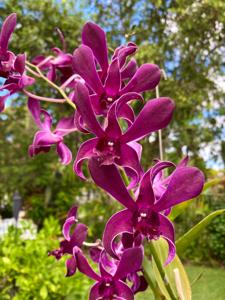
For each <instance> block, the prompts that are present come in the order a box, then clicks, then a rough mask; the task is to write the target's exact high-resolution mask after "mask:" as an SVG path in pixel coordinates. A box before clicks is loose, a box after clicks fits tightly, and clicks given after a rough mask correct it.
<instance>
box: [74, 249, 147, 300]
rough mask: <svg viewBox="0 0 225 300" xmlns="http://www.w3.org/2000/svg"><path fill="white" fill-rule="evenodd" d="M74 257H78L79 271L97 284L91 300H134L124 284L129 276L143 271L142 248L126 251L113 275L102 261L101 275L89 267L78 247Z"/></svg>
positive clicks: (91, 294) (93, 289)
mask: <svg viewBox="0 0 225 300" xmlns="http://www.w3.org/2000/svg"><path fill="white" fill-rule="evenodd" d="M74 256H75V257H76V261H77V268H78V269H79V271H80V272H82V273H84V274H85V275H86V276H88V277H90V278H91V279H93V280H95V281H96V282H97V283H96V284H94V286H93V287H92V288H91V291H90V295H89V299H90V300H97V299H99V300H100V299H101V300H108V299H110V300H111V299H120V300H132V299H134V294H133V292H132V290H131V289H130V288H129V287H128V285H126V284H125V283H124V279H126V277H127V276H128V275H129V274H131V273H134V272H136V271H138V270H140V269H141V264H142V260H143V250H142V248H141V247H134V248H129V249H126V250H124V252H123V254H122V256H121V258H120V260H119V263H118V266H117V268H116V270H115V272H114V273H112V274H111V273H109V272H108V271H107V270H106V269H105V268H104V266H103V264H102V263H101V259H100V263H99V270H100V274H101V275H98V274H97V273H96V272H95V271H94V270H93V269H92V267H91V266H90V265H89V263H88V261H87V259H86V258H85V256H84V255H83V253H82V251H81V250H80V249H79V248H77V247H74Z"/></svg>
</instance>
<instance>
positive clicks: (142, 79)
mask: <svg viewBox="0 0 225 300" xmlns="http://www.w3.org/2000/svg"><path fill="white" fill-rule="evenodd" d="M160 76H161V72H160V69H159V67H158V66H156V65H153V64H143V65H141V66H140V68H139V69H137V71H136V73H135V74H134V76H133V77H132V78H131V80H130V81H129V82H128V84H127V85H126V86H125V87H124V88H123V89H122V90H121V91H120V94H124V93H127V92H136V93H142V92H145V91H148V90H152V89H154V88H155V87H156V86H157V85H158V83H159V81H160Z"/></svg>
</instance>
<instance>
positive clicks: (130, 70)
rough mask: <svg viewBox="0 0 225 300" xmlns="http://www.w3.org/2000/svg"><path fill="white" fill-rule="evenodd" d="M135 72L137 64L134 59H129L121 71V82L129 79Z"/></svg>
mask: <svg viewBox="0 0 225 300" xmlns="http://www.w3.org/2000/svg"><path fill="white" fill-rule="evenodd" d="M136 71H137V62H136V60H135V59H131V60H130V61H129V62H128V63H127V65H126V66H125V67H124V68H123V69H122V71H121V78H122V80H125V79H130V78H132V77H133V76H134V74H135V73H136Z"/></svg>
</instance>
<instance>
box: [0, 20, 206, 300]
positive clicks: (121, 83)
mask: <svg viewBox="0 0 225 300" xmlns="http://www.w3.org/2000/svg"><path fill="white" fill-rule="evenodd" d="M15 25H16V15H15V14H12V15H10V16H9V17H8V18H7V19H6V20H5V22H4V24H3V26H2V30H1V35H0V72H1V76H2V77H4V78H6V81H5V83H4V85H3V86H2V87H1V88H0V89H1V90H3V89H6V90H7V91H8V93H7V95H10V94H12V93H15V92H18V91H23V92H24V93H25V94H27V95H29V99H28V109H29V111H30V112H31V114H32V117H33V119H34V121H35V123H36V125H37V126H38V128H39V130H38V132H37V133H36V134H35V136H34V139H33V143H32V145H31V146H30V147H29V154H30V156H35V155H37V154H38V153H40V152H48V151H50V149H51V148H52V147H53V146H54V145H55V146H56V150H57V153H58V155H59V157H60V159H61V162H62V164H69V163H70V162H71V161H72V153H71V150H70V149H69V148H68V147H67V146H66V144H65V143H64V137H65V136H66V135H69V134H70V133H71V132H74V131H79V132H82V133H84V134H86V135H87V136H88V137H91V138H88V139H87V140H86V141H85V142H84V143H83V144H81V145H80V147H79V150H78V152H77V154H76V157H75V159H74V172H75V173H76V174H77V175H78V176H79V177H80V178H82V179H84V180H85V176H84V174H83V171H82V165H83V162H84V161H87V165H88V169H89V173H90V176H91V178H92V180H93V181H94V182H95V183H96V185H98V186H99V187H100V188H102V189H103V190H104V191H106V192H107V193H108V194H109V195H111V196H112V197H113V198H114V199H115V200H116V201H118V202H120V203H121V204H122V205H123V206H124V209H123V210H121V211H119V212H117V213H116V214H114V215H113V216H112V217H111V218H110V219H109V220H108V222H107V224H106V226H105V230H104V233H103V238H102V241H99V242H97V243H96V244H93V245H92V244H91V249H90V258H91V259H92V261H93V263H96V264H97V265H98V267H99V273H96V272H95V270H94V269H93V268H92V267H91V265H90V264H89V262H88V260H87V258H86V257H85V255H86V251H84V249H83V248H84V247H85V246H87V245H88V243H87V242H86V241H85V240H86V237H87V231H88V229H87V227H86V225H84V224H80V223H78V219H77V207H72V208H71V210H70V211H69V213H68V216H67V219H66V221H65V223H64V226H63V235H64V240H63V241H61V243H60V248H59V249H57V250H54V251H51V252H50V253H49V254H50V255H53V256H55V257H56V259H60V258H61V257H62V256H63V255H69V258H68V259H67V261H66V267H67V276H72V275H74V274H75V273H76V270H77V269H78V270H79V271H80V272H82V273H84V274H85V275H86V276H88V277H89V278H91V279H93V280H94V281H95V282H96V283H95V284H94V285H93V287H92V288H91V291H90V299H91V300H97V299H98V300H100V299H103V300H107V299H120V300H122V299H134V294H135V293H137V292H139V291H143V290H145V289H146V288H147V282H146V281H145V278H144V276H143V274H142V261H143V256H144V242H145V241H151V240H157V239H159V238H160V237H162V238H164V239H165V240H166V241H167V242H168V258H167V260H166V262H165V264H168V263H170V262H171V261H172V260H173V258H174V257H175V254H176V248H175V240H174V227H173V224H172V223H171V221H170V220H169V218H168V215H169V214H170V211H171V208H172V207H173V206H174V205H177V204H179V203H181V202H184V201H187V200H190V199H192V198H194V197H196V196H198V195H199V194H200V193H201V190H202V188H203V183H204V176H203V174H202V172H201V171H200V170H198V169H197V168H195V167H190V166H188V158H187V157H185V158H184V159H183V160H181V162H180V163H179V164H178V165H175V164H173V163H172V162H169V161H160V160H156V161H155V163H154V165H153V166H152V167H150V168H149V169H148V170H147V171H145V170H143V168H142V166H141V152H142V146H141V144H140V143H139V141H140V140H141V139H143V138H144V137H146V136H148V135H149V134H151V133H152V132H155V131H158V130H160V129H163V128H165V127H166V126H167V125H168V124H169V123H170V121H171V119H172V115H173V111H174V107H175V105H174V102H173V100H171V99H170V98H168V97H160V98H156V99H151V100H148V101H146V103H145V104H143V108H142V110H141V111H140V112H139V113H138V114H137V115H135V112H134V110H133V107H132V101H134V100H136V101H141V102H143V101H144V99H143V92H145V91H149V90H153V89H155V88H156V86H157V85H158V84H159V81H160V75H161V71H160V69H159V67H158V66H156V65H154V64H148V63H147V64H143V65H141V66H138V65H137V62H136V61H135V59H134V58H131V56H133V55H134V54H135V52H136V51H137V46H136V45H135V44H134V43H131V42H130V43H128V44H127V45H122V46H120V47H118V48H117V49H116V50H115V51H114V53H113V54H112V55H111V57H110V59H109V55H108V47H107V42H106V35H105V32H104V31H103V30H102V28H100V27H99V26H98V25H96V24H94V23H91V22H88V23H86V24H85V26H84V27H83V30H82V45H81V46H79V47H78V48H77V49H75V51H74V53H73V54H70V53H67V52H66V45H65V40H64V37H63V35H62V33H61V32H60V31H59V35H60V37H61V40H62V45H63V50H61V49H58V48H54V49H53V53H54V55H53V56H49V57H44V56H42V55H39V56H37V57H35V58H34V59H33V61H32V62H33V64H31V63H29V62H27V61H26V57H25V55H17V56H16V55H15V54H13V53H12V52H10V51H8V42H9V38H10V36H11V33H12V32H13V30H14V28H15ZM26 65H28V68H27V70H28V71H29V70H31V69H30V68H31V67H32V66H33V67H34V71H33V72H31V73H32V74H33V75H35V74H36V75H37V76H38V75H41V77H42V78H44V79H45V80H46V81H47V82H49V83H50V85H52V86H53V87H55V86H57V87H58V90H59V91H60V92H61V94H62V95H63V96H64V99H63V100H62V99H53V98H46V97H40V96H37V95H34V94H31V93H30V92H28V91H27V90H26V89H25V87H26V86H28V85H31V84H34V83H35V80H34V79H33V78H31V77H28V76H27V75H26V73H25V66H26ZM37 71H38V72H37ZM58 84H60V87H59V86H58ZM65 89H66V91H67V92H68V96H66V94H65ZM7 95H6V96H4V97H1V100H0V101H1V102H0V108H1V110H3V108H4V103H5V100H6V97H7ZM41 100H46V101H49V102H52V101H53V102H66V101H67V102H68V103H69V104H72V106H73V107H76V110H75V111H74V112H73V114H72V115H71V116H69V117H66V118H63V119H61V120H59V121H58V123H57V125H56V127H55V129H52V117H51V115H50V113H49V112H48V111H46V110H43V109H41V107H40V101H41ZM168 168H172V172H170V175H169V176H166V174H168V173H167V172H165V171H166V169H168ZM122 173H123V176H126V177H127V178H129V184H125V182H124V180H123V176H122Z"/></svg>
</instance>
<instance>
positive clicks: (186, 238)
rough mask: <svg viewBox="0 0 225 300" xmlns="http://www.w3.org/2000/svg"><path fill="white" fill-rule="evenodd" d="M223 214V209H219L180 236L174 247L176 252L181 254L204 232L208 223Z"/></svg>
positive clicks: (224, 210)
mask: <svg viewBox="0 0 225 300" xmlns="http://www.w3.org/2000/svg"><path fill="white" fill-rule="evenodd" d="M224 212H225V209H219V210H216V211H214V212H212V213H211V214H209V215H208V216H207V217H205V218H204V219H203V220H201V221H200V222H199V223H198V224H197V225H195V226H194V227H192V228H191V229H190V230H189V231H188V232H186V233H185V234H184V235H183V236H181V237H180V238H179V239H178V240H177V241H176V247H177V252H178V253H179V252H180V253H181V252H182V251H184V250H185V249H186V248H187V247H188V245H189V244H190V242H192V241H193V240H194V239H196V238H197V237H198V236H199V234H200V233H201V232H202V231H203V230H204V228H205V227H206V226H207V225H209V224H210V222H211V221H212V220H213V219H214V218H215V217H216V216H219V215H221V214H222V213H224Z"/></svg>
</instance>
